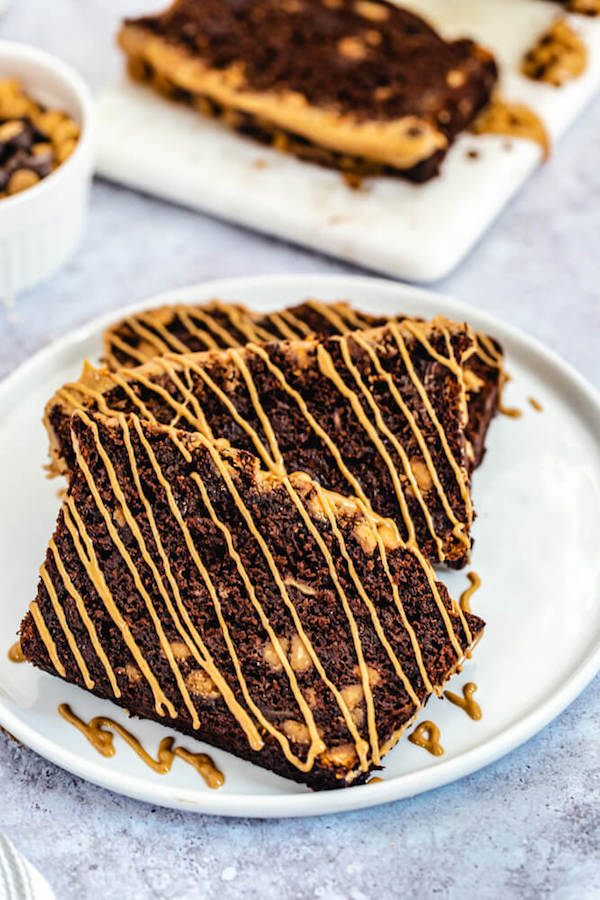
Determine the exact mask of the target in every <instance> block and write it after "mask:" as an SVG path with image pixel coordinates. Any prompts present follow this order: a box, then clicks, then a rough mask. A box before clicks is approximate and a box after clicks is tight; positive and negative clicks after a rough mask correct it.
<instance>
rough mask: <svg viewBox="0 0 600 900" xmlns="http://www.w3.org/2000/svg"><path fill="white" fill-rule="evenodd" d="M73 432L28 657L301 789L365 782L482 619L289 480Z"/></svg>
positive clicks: (136, 427) (244, 464)
mask: <svg viewBox="0 0 600 900" xmlns="http://www.w3.org/2000/svg"><path fill="white" fill-rule="evenodd" d="M182 377H185V376H183V375H182ZM70 425H71V429H72V435H71V442H72V447H73V450H74V454H75V456H74V460H73V464H72V465H73V477H72V480H71V483H70V487H69V490H68V493H67V495H66V497H65V500H64V502H63V504H62V508H61V511H60V514H59V518H58V523H57V527H56V530H55V532H54V535H53V537H52V539H51V541H50V544H49V547H48V551H47V554H46V559H45V562H44V563H43V565H42V567H41V570H40V575H41V577H40V582H39V586H38V592H37V597H36V599H35V600H34V601H33V603H32V604H31V606H30V609H29V612H28V614H27V615H26V617H25V619H24V621H23V623H22V626H21V647H22V650H23V653H24V655H25V657H26V658H27V659H28V660H29V661H31V662H32V663H34V664H35V665H36V666H38V667H40V668H41V669H44V670H45V671H47V672H50V673H52V674H55V675H58V676H60V677H61V678H64V679H65V680H66V681H68V682H71V683H73V684H76V685H79V686H80V687H82V688H86V689H87V690H89V691H92V692H93V693H94V694H97V695H98V696H100V697H103V698H108V699H111V700H113V701H114V702H115V703H117V704H119V705H120V706H122V707H124V708H126V709H127V710H129V712H130V713H131V714H133V715H137V716H141V717H146V718H149V719H154V720H156V721H158V722H160V723H161V724H164V725H167V726H168V727H169V728H174V729H176V730H178V731H180V732H184V733H186V734H189V735H192V736H194V737H197V738H199V739H200V740H204V741H206V742H208V743H210V744H212V745H214V746H217V747H221V748H223V749H225V750H228V751H230V752H232V753H234V754H236V755H237V756H239V757H242V758H243V759H248V760H251V761H252V762H255V763H257V764H259V765H261V766H263V767H265V768H267V769H270V770H272V771H273V772H276V773H278V774H280V775H284V776H287V777H289V778H293V779H295V780H297V781H300V782H305V783H306V784H307V785H309V786H310V787H312V788H315V789H323V788H335V787H342V786H346V785H349V784H356V783H360V782H363V781H365V780H366V778H367V776H368V773H369V771H370V770H371V769H372V768H373V767H376V766H378V765H379V764H380V763H381V760H382V759H383V757H384V755H385V754H386V753H387V752H388V751H389V750H390V749H391V748H392V747H393V746H394V745H395V743H396V742H397V740H398V738H399V737H400V735H401V733H402V732H403V730H404V729H405V728H406V727H407V725H408V724H410V722H411V721H412V720H413V719H414V717H415V716H416V715H417V714H418V712H419V710H420V709H421V708H422V707H423V705H424V703H425V702H426V700H427V698H428V697H429V696H430V694H431V693H432V692H433V691H435V692H437V693H438V694H439V693H440V692H441V690H442V688H443V685H444V684H445V682H446V681H447V679H448V677H449V676H450V675H451V674H452V673H453V672H454V671H455V670H456V669H457V667H458V666H459V665H460V663H461V662H462V660H463V658H464V656H465V655H466V654H470V650H471V648H472V646H473V645H474V643H475V642H476V640H477V639H478V638H479V636H480V635H481V632H482V629H483V625H484V623H483V622H482V621H481V619H479V618H477V617H476V616H473V615H470V614H468V613H463V612H462V611H461V610H460V608H459V607H458V606H457V605H456V604H455V603H453V602H452V601H451V600H450V597H449V596H448V593H447V591H446V589H445V587H444V586H443V585H442V584H439V583H437V582H436V581H435V576H434V573H433V570H432V569H431V567H430V566H429V565H428V564H427V563H426V562H425V560H424V559H423V557H422V555H421V554H420V553H419V552H418V551H417V550H415V549H413V548H409V547H407V546H406V545H405V544H404V542H403V541H402V539H401V536H400V534H399V531H398V529H397V527H396V526H395V524H394V523H393V522H391V521H389V520H385V519H383V518H381V517H379V516H376V515H375V514H374V513H372V512H371V511H370V510H369V509H368V508H367V507H366V506H365V505H364V504H363V503H362V502H361V501H359V500H352V499H347V498H345V497H341V496H339V495H337V494H334V493H331V492H329V491H326V490H324V489H323V488H322V487H321V486H320V485H319V484H318V483H316V482H314V481H312V480H311V479H310V478H309V477H308V475H306V474H304V473H302V474H291V475H289V476H286V475H281V476H279V475H276V474H274V473H273V472H268V471H264V470H261V469H260V468H259V461H258V460H257V458H256V457H255V456H253V455H251V454H248V453H245V452H243V451H237V450H233V449H231V448H230V447H229V446H228V445H227V443H226V442H225V441H222V440H220V441H211V440H209V439H208V438H206V437H204V436H203V435H201V434H199V433H195V434H190V433H188V432H184V431H181V430H177V429H175V428H173V427H169V426H153V425H150V424H148V423H143V422H142V421H141V420H140V419H139V418H138V417H137V416H125V415H123V414H120V415H117V416H115V417H110V418H106V417H104V416H101V415H91V414H88V413H86V412H83V411H81V412H78V413H75V414H74V416H73V418H72V420H71V423H70Z"/></svg>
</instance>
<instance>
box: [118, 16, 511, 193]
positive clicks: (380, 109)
mask: <svg viewBox="0 0 600 900" xmlns="http://www.w3.org/2000/svg"><path fill="white" fill-rule="evenodd" d="M119 42H120V45H121V47H122V49H123V50H124V51H125V53H126V55H127V57H128V63H129V72H130V74H131V75H132V77H134V78H136V79H140V80H145V81H148V82H150V83H151V84H152V85H153V86H154V87H155V88H156V89H158V90H159V91H161V92H162V93H166V94H167V95H168V96H170V97H172V98H174V99H180V100H186V101H188V102H190V103H192V104H193V105H194V106H195V107H196V109H198V110H199V111H200V112H202V113H204V114H206V115H210V116H215V117H218V118H219V119H221V120H222V121H223V122H225V124H227V125H229V126H230V127H232V128H234V129H235V130H237V131H238V132H241V133H242V134H245V135H248V136H249V137H251V138H254V139H256V140H259V141H261V142H263V143H268V144H270V145H272V146H274V147H275V148H277V149H280V150H284V151H286V152H289V153H293V154H295V155H296V156H299V157H300V158H302V159H306V160H309V161H311V162H315V163H318V164H320V165H325V166H330V167H333V168H336V169H340V170H342V171H344V172H346V173H349V174H350V173H351V174H353V175H354V176H363V175H379V174H393V175H402V176H404V177H406V178H410V179H412V180H413V181H426V180H427V179H429V178H431V177H432V176H433V175H435V174H437V172H438V170H439V166H440V162H441V160H442V159H443V157H444V156H445V154H446V151H447V150H448V147H449V146H450V144H451V143H452V142H453V140H454V139H455V137H456V135H457V134H458V133H459V132H460V131H462V130H463V129H464V128H466V127H467V126H468V124H469V123H470V122H471V120H472V119H473V118H474V116H475V115H476V113H477V111H478V110H479V109H480V108H481V107H482V106H483V105H484V104H485V103H486V102H487V101H488V99H489V97H490V94H491V91H492V88H493V86H494V84H495V82H496V79H497V69H496V64H495V62H494V59H493V57H492V55H491V54H490V53H489V52H488V51H487V50H484V49H482V48H481V47H478V46H477V45H476V44H475V43H473V41H470V40H457V41H451V42H448V41H445V40H443V38H441V37H440V36H439V35H438V34H437V33H436V32H435V31H434V29H433V28H431V26H430V25H428V24H427V23H426V22H425V21H424V20H423V19H421V18H419V17H418V16H416V15H415V14H414V13H411V12H409V11H408V10H406V9H402V8H399V7H398V6H396V5H395V4H392V3H387V2H384V0H374V2H373V0H283V2H282V0H235V2H234V0H179V2H175V3H172V4H171V5H170V6H169V8H168V9H167V10H166V11H165V12H163V13H162V14H159V15H153V16H145V17H143V18H140V19H129V20H127V21H126V22H125V24H124V25H123V27H122V29H121V31H120V34H119Z"/></svg>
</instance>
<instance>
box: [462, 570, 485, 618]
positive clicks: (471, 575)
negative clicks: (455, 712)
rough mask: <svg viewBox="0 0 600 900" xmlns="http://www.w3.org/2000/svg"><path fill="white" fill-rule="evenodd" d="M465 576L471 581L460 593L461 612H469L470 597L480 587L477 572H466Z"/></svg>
mask: <svg viewBox="0 0 600 900" xmlns="http://www.w3.org/2000/svg"><path fill="white" fill-rule="evenodd" d="M467 578H468V579H469V581H470V582H471V586H470V587H468V588H467V589H466V590H464V591H463V592H462V594H461V595H460V600H459V605H460V608H461V609H462V611H463V612H466V613H470V612H471V597H472V596H473V594H474V593H475V591H477V590H479V588H480V587H481V578H480V577H479V575H478V574H477V572H467Z"/></svg>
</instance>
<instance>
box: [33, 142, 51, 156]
mask: <svg viewBox="0 0 600 900" xmlns="http://www.w3.org/2000/svg"><path fill="white" fill-rule="evenodd" d="M31 152H32V153H33V155H34V156H45V155H46V153H52V144H48V143H47V142H46V141H40V142H39V143H37V144H33V145H32V147H31Z"/></svg>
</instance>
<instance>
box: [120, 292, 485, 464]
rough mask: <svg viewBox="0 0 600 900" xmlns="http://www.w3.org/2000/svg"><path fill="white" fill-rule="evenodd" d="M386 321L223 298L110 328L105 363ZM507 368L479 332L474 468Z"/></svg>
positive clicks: (472, 371) (471, 397)
mask: <svg viewBox="0 0 600 900" xmlns="http://www.w3.org/2000/svg"><path fill="white" fill-rule="evenodd" d="M397 318H398V319H399V320H401V319H403V318H405V317H404V316H398V317H397ZM388 321H389V317H388V316H372V315H369V314H368V313H363V312H359V311H358V310H356V309H354V308H353V307H351V306H350V305H349V304H348V303H343V302H338V303H324V302H322V301H320V300H306V301H305V302H304V303H300V304H298V305H297V306H292V307H286V308H285V309H282V310H278V311H276V312H273V313H254V312H251V311H250V310H248V309H246V308H245V307H243V306H239V305H238V304H232V303H222V302H220V301H217V300H213V301H211V302H210V303H204V304H197V305H192V304H189V305H188V304H185V305H184V304H174V305H172V306H161V307H159V308H156V309H148V310H145V311H143V312H141V313H138V314H136V315H133V316H128V317H127V318H126V319H122V320H120V321H119V322H115V324H114V325H113V326H111V327H110V328H107V329H106V331H105V332H104V336H103V346H104V360H105V361H106V362H107V364H108V365H109V366H110V367H111V368H113V369H119V368H121V367H123V366H136V365H140V364H142V363H144V362H147V361H148V360H150V359H152V357H154V356H157V355H160V354H163V353H169V352H171V351H174V352H176V353H187V352H190V351H191V352H199V351H202V350H209V349H213V348H215V347H238V346H243V345H244V344H246V343H247V342H248V341H254V342H258V343H260V342H262V341H272V340H288V339H291V340H298V339H299V340H302V339H304V338H306V337H310V336H311V335H316V336H318V337H327V336H329V335H333V334H345V333H348V332H351V331H364V330H367V329H370V328H374V327H377V326H379V325H385V324H386V323H387V322H388ZM502 363H503V358H502V348H501V346H500V344H499V343H498V342H497V341H495V340H494V339H493V338H490V337H487V336H486V335H484V334H475V343H474V346H473V352H472V354H471V355H470V356H469V357H468V358H467V359H465V361H464V365H463V375H464V379H465V388H466V391H467V405H468V410H469V419H468V422H467V425H466V435H467V440H468V442H469V445H470V447H469V459H470V462H471V464H472V467H473V468H475V467H476V466H478V465H479V463H480V462H481V460H482V458H483V455H484V452H485V438H486V434H487V431H488V428H489V426H490V422H491V420H492V418H493V417H494V415H495V413H496V411H497V409H498V400H499V389H500V380H501V377H502Z"/></svg>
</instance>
